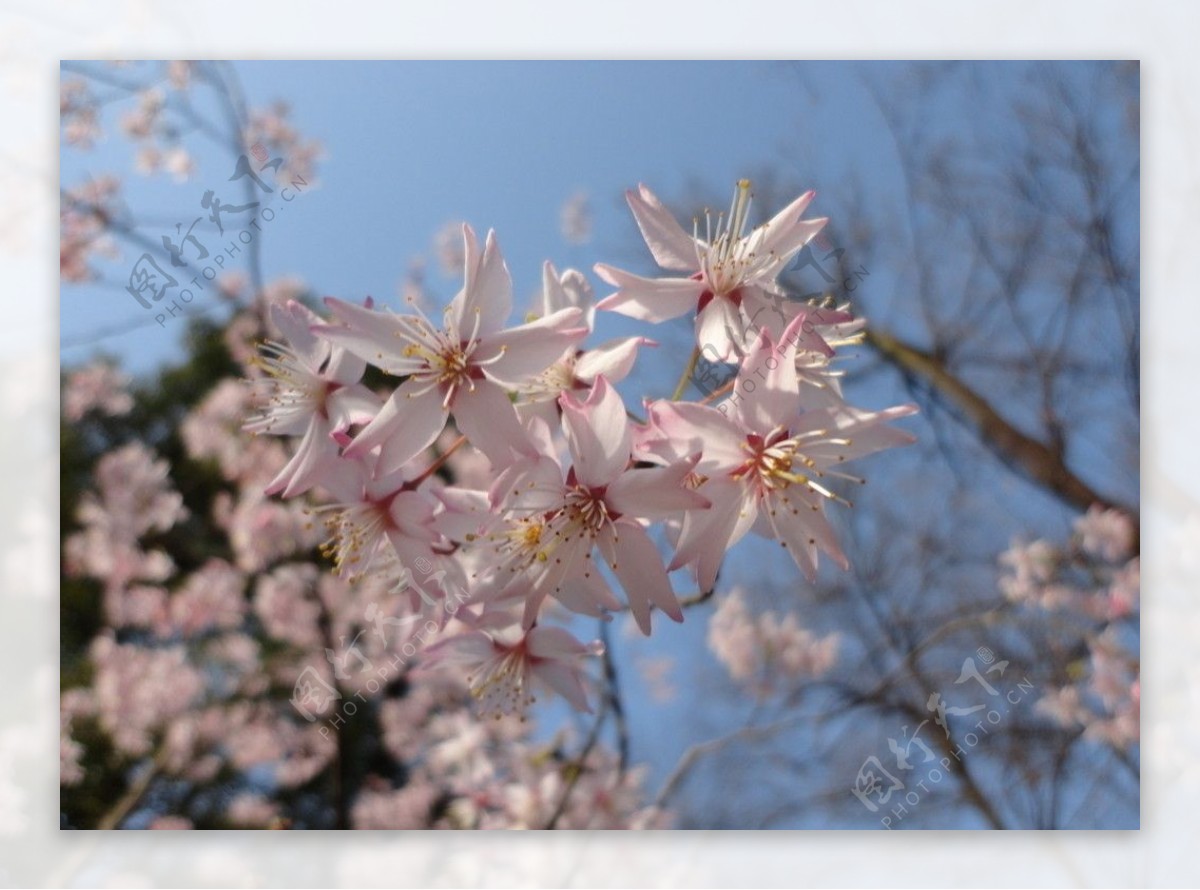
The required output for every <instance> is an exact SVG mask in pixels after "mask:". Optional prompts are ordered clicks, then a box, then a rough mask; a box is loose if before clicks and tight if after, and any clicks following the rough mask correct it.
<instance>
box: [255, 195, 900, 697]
mask: <svg viewBox="0 0 1200 890" xmlns="http://www.w3.org/2000/svg"><path fill="white" fill-rule="evenodd" d="M812 197H813V194H812V193H811V192H809V193H806V194H804V195H802V196H801V197H799V198H798V199H797V200H796V201H794V202H792V203H791V204H789V205H788V206H787V207H785V208H784V209H783V210H781V211H780V212H779V213H778V214H776V215H775V216H774V217H773V218H772V219H770V220H769V221H768V222H766V223H765V224H762V225H760V226H757V227H751V225H750V211H751V193H750V185H749V183H748V182H746V181H742V182H740V183H738V185H737V188H736V190H735V193H734V198H733V201H732V204H731V206H730V209H729V211H728V213H727V214H726V213H721V214H718V215H716V216H715V218H714V216H713V215H712V214H706V218H705V220H704V223H703V225H701V222H700V221H699V220H696V221H695V222H694V225H693V230H692V232H691V233H689V232H687V231H685V230H684V229H683V228H682V227H681V226H680V225H679V224H678V222H677V221H676V220H675V218H674V217H673V216H672V215H671V214H670V213H669V212H668V211H667V209H666V208H665V207H664V205H663V204H662V203H661V202H660V201H659V200H658V198H657V197H655V195H654V194H653V193H652V192H651V191H650V190H649V189H648V188H646V187H645V186H642V187H640V188H639V189H638V190H636V191H631V192H629V193H628V195H627V198H628V202H629V206H630V208H631V210H632V211H633V215H634V218H635V219H636V221H637V224H638V226H639V228H640V229H641V232H642V234H643V236H644V237H645V240H646V243H647V245H648V247H649V249H650V252H651V254H652V255H653V257H654V259H655V261H656V262H657V263H658V265H659V266H661V267H662V268H663V269H665V270H666V271H667V272H669V273H672V274H670V275H667V276H662V277H654V278H647V277H641V276H638V275H635V274H633V273H631V272H627V271H623V270H620V269H617V268H614V267H612V266H610V265H604V264H600V265H597V266H596V269H595V271H596V274H597V275H598V276H599V278H600V279H601V280H602V281H603V282H605V283H606V284H608V285H611V286H613V287H614V288H615V291H614V292H613V293H611V294H610V295H608V296H606V297H605V298H604V299H602V300H600V301H599V302H598V303H595V304H594V305H593V303H592V300H591V287H590V285H589V282H588V281H587V278H586V276H585V275H583V274H582V273H580V272H578V271H575V270H567V271H565V272H563V273H561V274H560V273H559V271H558V270H557V269H555V268H554V266H553V265H552V264H550V263H549V262H547V263H546V264H545V265H544V268H543V276H542V291H541V295H540V304H539V305H538V307H537V309H536V311H534V312H532V313H530V314H529V315H528V316H527V317H526V318H525V319H523V320H522V321H521V322H520V323H515V324H514V323H513V321H512V319H511V316H512V314H513V294H512V282H511V279H510V275H509V270H508V268H507V266H506V264H505V261H504V258H503V256H502V254H501V250H500V246H499V243H498V241H497V239H496V236H495V234H494V233H493V232H489V233H488V234H487V235H486V237H485V238H483V239H482V241H481V240H480V239H479V238H478V237H477V235H476V233H475V232H474V231H473V230H472V229H471V228H470V227H469V226H465V225H464V226H463V227H462V229H461V243H462V250H461V261H462V286H461V289H460V290H459V291H458V293H457V294H456V295H455V296H454V297H453V299H451V300H450V301H449V303H448V304H447V305H446V306H445V308H444V311H443V312H442V313H441V314H440V315H439V316H437V317H430V315H428V314H427V313H425V312H424V311H422V310H421V308H420V307H419V306H418V305H417V303H416V302H415V301H412V302H410V303H409V304H408V305H407V306H406V307H405V308H404V309H403V310H402V311H393V310H390V309H386V308H381V307H378V306H376V305H374V303H373V301H371V300H369V299H368V300H367V301H366V302H365V303H364V304H362V305H359V304H356V303H353V302H348V301H344V300H340V299H336V298H332V297H329V298H326V300H325V305H326V308H327V310H328V317H324V318H323V317H320V316H318V315H317V314H315V313H314V312H312V311H311V310H310V309H308V308H306V307H305V306H304V305H302V304H301V303H299V302H296V301H292V302H288V303H286V304H282V305H277V306H275V307H274V308H273V310H272V315H271V319H272V322H273V324H274V326H275V328H276V329H277V330H278V334H279V338H278V339H277V340H272V341H270V342H268V343H266V344H265V345H264V347H263V351H262V355H261V357H260V359H259V361H258V373H257V374H256V376H255V379H254V381H253V382H254V386H255V388H256V390H257V406H258V407H257V410H256V411H255V412H254V413H253V414H252V415H251V416H250V417H249V419H248V421H247V424H246V428H247V429H248V430H250V431H252V432H254V433H256V434H265V435H272V436H283V437H288V438H290V439H291V440H292V441H293V443H294V449H293V451H292V452H291V457H290V459H289V460H288V461H287V463H286V465H285V466H283V467H282V469H281V470H280V471H279V472H278V474H277V475H275V477H274V478H273V479H271V480H270V482H269V484H268V486H267V489H266V490H267V491H268V493H271V494H279V495H282V496H283V497H284V498H296V497H299V496H301V495H305V494H306V493H308V492H310V491H311V492H314V493H315V496H316V500H317V501H318V503H319V506H316V507H314V508H313V513H314V519H319V520H320V521H321V523H323V525H324V526H325V528H326V530H327V534H328V540H327V541H326V543H325V552H326V553H327V554H328V556H329V558H330V559H331V560H332V563H333V567H334V571H335V574H336V575H337V576H338V577H339V578H340V579H342V580H344V581H345V582H346V583H349V584H351V585H353V584H359V583H372V584H379V585H382V587H383V588H384V589H386V590H391V591H395V592H397V593H401V594H403V593H404V592H405V591H406V590H407V591H408V595H407V596H406V597H404V598H405V599H406V601H407V602H408V603H409V605H410V606H411V608H412V609H413V610H414V611H415V612H416V614H417V615H418V616H419V617H420V618H421V619H422V620H423V621H432V622H434V623H435V625H436V626H438V627H439V628H441V631H442V632H441V637H440V639H439V640H438V641H437V642H436V643H435V644H434V645H433V646H432V647H431V648H429V649H428V650H427V651H426V652H425V653H424V664H425V665H426V666H429V665H439V664H440V665H446V666H452V667H454V668H456V669H457V670H458V671H460V672H461V674H462V675H465V676H466V677H467V678H468V681H469V685H470V690H471V692H472V694H473V696H474V697H475V698H476V700H477V701H478V702H479V705H480V708H481V710H482V711H483V712H484V713H486V714H494V715H496V716H499V715H501V714H507V713H521V712H523V711H524V709H525V708H526V706H527V705H528V704H529V703H530V702H531V701H533V699H534V694H535V692H536V690H537V688H538V687H541V688H543V689H547V690H550V691H552V692H554V693H557V694H558V695H560V696H562V697H563V698H565V699H566V700H567V701H568V702H570V703H571V704H572V705H574V706H575V707H576V708H578V709H580V710H590V705H589V701H588V693H587V687H588V683H589V674H588V670H587V663H588V660H589V659H591V658H593V657H595V656H597V655H599V654H601V652H602V647H601V646H600V644H599V642H591V643H585V642H583V641H581V640H579V639H577V638H576V637H575V636H574V635H573V634H572V633H571V631H570V630H569V629H568V628H569V625H570V623H571V616H572V615H582V616H591V617H593V618H604V617H607V616H609V615H611V614H613V613H615V612H619V611H622V610H628V611H629V612H630V613H631V614H632V616H633V619H634V620H635V622H636V624H637V626H638V628H640V630H641V631H642V632H643V633H644V634H647V635H648V634H650V632H651V629H652V615H653V613H654V612H655V611H658V612H662V613H663V614H664V615H666V616H667V618H669V619H671V620H673V621H682V620H683V608H682V606H681V602H680V598H679V594H678V593H677V591H676V589H675V582H673V581H672V578H671V573H672V572H675V571H677V570H684V571H686V572H687V573H688V575H690V577H691V578H692V581H693V582H694V584H695V586H696V588H697V592H698V593H701V594H704V593H708V592H711V591H712V590H713V588H714V585H715V584H716V582H717V575H718V572H719V571H720V568H721V565H722V562H723V560H724V558H725V555H726V554H727V553H728V552H729V550H730V549H731V548H733V547H734V546H735V545H736V544H737V543H738V542H739V541H740V540H741V539H742V538H743V537H744V536H745V535H747V534H748V533H749V532H751V531H754V532H755V533H757V534H759V535H762V536H765V537H767V538H772V539H775V540H777V541H778V542H779V543H780V544H781V545H782V547H783V548H785V549H786V550H787V552H788V553H790V554H791V556H792V558H793V559H794V561H795V562H796V564H797V565H798V566H799V568H800V569H801V570H802V571H803V572H804V574H805V575H806V577H808V578H809V579H810V580H811V579H813V578H814V577H815V575H816V572H817V569H818V559H819V555H820V554H824V555H825V556H826V557H827V558H829V559H831V560H832V561H833V562H834V563H836V564H837V565H840V566H842V567H843V568H845V567H846V566H847V560H846V557H845V555H844V553H843V552H842V550H841V548H840V547H839V545H838V541H837V538H836V535H835V533H834V530H833V526H832V525H831V524H830V522H829V520H828V518H827V516H826V508H827V505H828V504H829V503H830V502H835V503H839V504H846V505H848V504H849V501H848V500H847V498H846V497H845V495H844V494H842V493H841V491H842V490H843V489H844V488H845V486H847V485H855V484H860V483H861V482H862V481H863V480H862V479H861V478H859V477H856V476H852V475H849V474H847V473H846V472H845V471H844V469H843V466H842V465H843V464H844V463H846V462H847V461H850V460H853V459H855V458H859V457H863V456H865V455H869V454H871V453H873V452H876V451H879V450H882V449H886V448H890V447H894V446H898V445H903V444H906V443H909V442H911V441H912V436H911V435H909V434H908V433H906V432H904V431H901V430H899V429H896V428H894V427H892V426H889V425H888V422H889V421H892V420H895V419H898V418H901V417H904V416H906V415H909V414H912V413H913V412H915V410H916V408H915V407H914V406H911V405H903V406H898V407H893V408H889V409H886V410H883V411H865V410H861V409H859V408H855V407H852V406H851V405H849V404H847V403H846V402H845V401H844V399H843V397H842V392H841V387H840V385H839V379H838V374H839V372H838V371H836V370H834V368H833V366H832V360H833V358H834V357H835V352H836V347H837V346H838V345H841V344H843V343H846V342H850V341H853V339H854V337H855V335H856V333H857V332H858V330H859V329H860V328H861V325H862V322H861V320H860V319H855V318H854V316H852V315H851V313H850V312H849V311H848V308H847V307H840V308H834V307H831V306H830V305H828V304H820V305H817V304H813V303H810V302H803V301H800V300H794V299H789V298H788V295H787V293H786V292H785V290H784V289H783V287H782V285H781V284H780V282H779V277H780V274H781V273H782V272H783V271H784V269H785V268H786V267H787V264H788V263H789V262H790V260H791V259H792V258H793V257H794V256H795V255H796V253H797V252H798V251H799V250H801V249H802V248H803V247H804V245H805V244H807V243H808V241H809V240H810V239H811V238H812V237H813V236H815V235H816V234H817V233H818V232H819V231H820V230H821V228H822V227H823V226H824V224H825V222H826V221H825V220H824V219H804V218H803V214H804V212H805V210H806V208H807V206H808V204H809V203H810V201H811V200H812ZM767 310H769V311H767ZM598 311H611V312H615V313H619V314H622V315H625V316H628V317H631V318H634V319H638V320H641V321H643V322H648V323H660V322H666V321H668V320H670V319H674V318H678V317H681V316H688V317H689V318H691V319H692V322H693V325H694V331H695V344H694V347H693V348H692V350H691V355H690V358H689V356H688V354H687V353H686V352H685V353H684V354H683V355H681V356H680V361H679V365H680V367H681V368H682V369H683V371H684V377H683V378H682V379H681V381H680V385H679V386H678V387H676V392H675V394H674V395H673V396H672V397H670V398H661V397H659V398H654V397H650V396H644V397H643V398H642V399H641V402H640V404H635V405H632V406H631V405H630V404H627V402H626V400H625V398H624V397H623V396H622V395H621V393H620V392H618V389H617V385H618V384H621V383H622V382H624V381H626V378H628V377H629V376H630V374H631V371H632V370H633V367H634V364H635V362H636V360H637V357H638V353H639V350H640V349H642V348H643V347H647V346H652V345H657V344H655V343H654V342H653V341H651V340H648V339H647V338H645V337H643V336H627V337H623V338H618V339H615V340H609V341H607V342H603V343H600V344H596V345H592V344H591V343H590V342H589V338H590V335H591V334H592V331H593V329H594V327H595V322H596V314H597V312H598ZM702 351H703V352H704V353H705V354H714V355H715V356H717V357H718V358H719V359H720V360H721V361H725V362H728V363H730V364H731V365H733V366H736V374H735V375H732V376H731V379H730V380H729V383H728V384H727V385H726V386H725V387H723V388H722V389H721V390H718V391H716V392H714V393H712V394H711V395H710V396H706V397H705V398H703V399H700V400H698V401H691V400H687V399H685V398H683V395H684V392H685V391H686V390H687V385H686V384H687V382H688V378H687V375H688V374H689V373H690V370H691V369H692V368H694V367H695V364H696V361H697V359H698V357H699V356H700V354H701V352H702ZM368 368H372V369H375V371H374V372H373V374H374V373H377V372H382V374H383V375H387V377H390V378H393V379H394V381H395V384H394V386H393V387H388V388H385V389H382V390H380V389H378V388H374V387H372V386H369V385H367V384H366V383H364V379H365V376H364V375H365V374H366V372H367V369H368ZM634 408H636V409H637V410H636V411H635V410H634ZM464 454H471V455H474V459H475V460H476V461H478V462H480V463H484V462H486V472H485V473H480V474H478V475H481V476H483V477H484V478H483V479H481V480H480V481H479V482H478V483H477V484H475V485H468V484H463V482H461V481H459V480H456V481H455V482H454V483H453V484H446V481H445V480H444V479H443V478H442V476H441V473H440V471H441V470H442V469H443V468H444V467H445V465H446V463H447V461H449V460H451V459H452V458H453V457H454V456H455V455H458V456H459V457H460V458H461V457H462V455H464ZM414 565H424V566H434V567H436V570H437V571H438V572H439V573H441V577H444V578H448V579H450V582H451V586H452V587H453V588H454V589H458V590H465V591H467V597H466V605H465V606H464V607H463V608H456V609H454V610H451V609H449V608H447V602H446V599H445V598H444V596H443V597H442V598H441V599H439V598H438V597H436V596H429V595H426V594H425V592H424V591H422V595H421V596H417V595H415V594H414V593H413V591H412V590H411V589H410V587H409V581H410V579H411V575H412V573H411V567H412V566H414ZM452 612H453V613H452ZM818 668H819V665H812V666H810V669H813V670H816V669H818Z"/></svg>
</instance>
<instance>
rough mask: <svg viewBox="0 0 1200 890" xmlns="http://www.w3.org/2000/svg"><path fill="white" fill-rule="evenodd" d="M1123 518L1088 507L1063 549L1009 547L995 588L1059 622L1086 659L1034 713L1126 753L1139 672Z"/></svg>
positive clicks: (1129, 540) (1129, 545)
mask: <svg viewBox="0 0 1200 890" xmlns="http://www.w3.org/2000/svg"><path fill="white" fill-rule="evenodd" d="M1135 535H1136V529H1135V527H1134V525H1133V523H1132V521H1131V520H1130V518H1129V517H1128V516H1127V515H1125V514H1124V513H1122V512H1120V511H1117V510H1113V509H1107V508H1104V507H1100V506H1093V507H1091V508H1090V509H1089V510H1088V511H1087V513H1086V514H1084V515H1083V516H1081V517H1079V519H1077V520H1076V521H1075V526H1074V534H1073V535H1072V537H1071V540H1070V541H1069V542H1067V544H1066V545H1059V544H1054V543H1051V542H1050V541H1046V540H1037V541H1033V542H1031V543H1028V544H1022V543H1014V544H1013V545H1012V547H1010V548H1009V550H1007V551H1006V552H1005V553H1003V554H1001V556H1000V565H1001V568H1002V572H1003V574H1002V575H1001V577H1000V590H1001V592H1002V593H1004V595H1005V596H1006V597H1007V598H1008V599H1009V600H1010V601H1012V602H1014V603H1018V604H1022V605H1028V606H1032V607H1034V608H1038V609H1041V610H1044V611H1046V612H1048V613H1050V614H1051V615H1054V616H1057V617H1059V618H1061V619H1062V620H1063V621H1064V623H1069V624H1066V626H1065V629H1066V630H1068V631H1070V632H1072V633H1073V634H1076V635H1077V637H1078V638H1079V640H1080V646H1079V648H1080V649H1081V650H1082V651H1084V652H1086V655H1085V656H1083V657H1080V658H1078V659H1077V660H1076V661H1074V662H1072V663H1071V664H1069V665H1068V666H1067V670H1066V673H1067V676H1068V678H1069V679H1068V682H1065V683H1059V684H1058V685H1056V686H1054V687H1052V688H1051V689H1049V691H1047V693H1046V694H1045V695H1044V696H1043V697H1042V698H1041V699H1040V700H1039V702H1038V705H1037V708H1038V711H1039V712H1040V713H1042V714H1045V715H1046V716H1048V717H1049V718H1050V719H1052V720H1054V721H1055V722H1056V723H1058V724H1060V725H1062V726H1064V727H1069V728H1074V729H1080V730H1082V731H1083V733H1084V735H1085V737H1087V738H1089V739H1094V740H1097V741H1101V742H1105V743H1107V744H1110V745H1112V746H1113V747H1115V748H1118V749H1127V748H1129V747H1131V746H1133V745H1135V744H1137V742H1138V740H1139V739H1140V728H1139V727H1140V722H1139V717H1140V713H1141V669H1140V659H1139V657H1138V634H1137V626H1136V622H1137V619H1138V610H1139V603H1140V597H1141V562H1140V559H1139V558H1138V557H1137V556H1135V555H1134V539H1135Z"/></svg>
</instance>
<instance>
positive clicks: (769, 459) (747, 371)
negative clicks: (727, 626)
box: [641, 317, 917, 590]
mask: <svg viewBox="0 0 1200 890" xmlns="http://www.w3.org/2000/svg"><path fill="white" fill-rule="evenodd" d="M804 323H805V319H804V318H802V317H800V318H797V319H796V320H794V321H793V322H792V324H791V325H789V326H788V328H787V330H786V331H785V332H784V336H783V339H782V341H781V343H780V344H779V345H776V343H775V342H774V341H773V339H772V337H771V335H770V334H769V332H767V331H762V332H761V333H760V334H759V336H758V338H757V340H756V341H755V344H754V346H753V347H752V348H751V350H750V352H749V354H748V355H747V356H746V360H745V362H744V364H743V365H742V369H741V371H740V372H739V374H738V377H737V381H736V383H735V386H734V389H733V393H732V394H731V395H730V397H729V398H728V399H726V400H725V401H724V402H722V403H720V404H719V405H718V406H717V407H715V408H714V407H709V406H706V405H697V404H694V403H685V402H661V401H660V402H656V403H653V404H652V405H651V406H650V413H651V430H650V431H649V433H648V434H647V435H646V436H644V437H643V440H642V443H641V447H643V448H645V449H647V450H649V451H654V452H656V453H657V455H658V456H660V457H661V456H663V455H667V456H669V457H673V458H676V459H677V458H678V457H679V456H681V455H682V454H684V453H686V452H691V451H697V452H699V453H700V454H701V457H700V460H699V462H698V463H697V465H696V467H695V474H696V475H695V478H696V481H697V483H698V487H697V488H696V491H697V492H698V493H699V494H701V495H703V496H704V497H706V498H707V499H708V500H709V501H711V503H712V508H711V509H709V510H693V511H689V512H688V514H687V516H686V518H685V519H684V522H683V527H682V529H681V532H680V536H679V542H678V546H677V550H676V553H675V558H674V560H673V561H672V563H671V567H672V568H679V567H681V566H686V565H691V566H694V567H695V570H696V574H697V580H698V582H699V584H700V586H701V587H702V588H704V589H706V590H707V589H710V588H711V587H712V585H713V584H714V583H715V581H716V575H717V570H718V568H719V567H720V564H721V559H722V558H723V556H724V554H725V552H726V551H727V550H728V549H729V548H730V547H732V546H733V545H734V544H735V543H737V541H739V540H740V539H741V538H742V537H743V536H744V535H745V534H746V533H747V532H748V531H750V530H751V529H752V528H754V529H756V530H757V531H759V532H761V533H762V534H764V535H766V536H768V537H773V538H775V539H776V540H778V541H779V542H780V543H781V544H782V545H783V546H784V547H786V548H787V550H788V552H789V553H790V554H791V555H792V558H793V559H794V560H795V561H796V564H797V565H798V566H799V567H800V568H801V569H802V570H803V571H804V573H805V574H806V575H807V576H808V577H809V578H812V577H814V576H815V574H816V570H817V553H818V551H823V552H824V553H825V554H826V555H828V556H829V557H831V558H832V559H833V560H834V561H835V562H837V563H838V564H839V565H841V566H842V567H843V568H844V567H846V565H847V563H846V557H845V555H844V554H843V553H842V550H841V548H840V547H839V546H838V543H837V540H836V538H835V536H834V533H833V529H832V527H831V526H830V525H829V522H828V520H827V519H826V518H825V515H824V505H825V502H826V501H828V500H835V501H839V502H844V503H845V501H844V499H843V498H841V497H840V496H839V495H837V494H836V493H835V492H834V490H833V489H832V488H831V487H829V486H830V484H831V480H834V479H849V480H851V481H855V482H858V481H861V480H858V479H857V478H856V477H852V476H847V475H846V474H845V473H843V472H842V471H841V469H840V466H841V465H842V464H843V463H844V462H845V461H848V460H852V459H854V458H857V457H863V456H865V455H868V454H872V453H874V452H876V451H881V450H883V449H886V448H893V447H896V446H898V445H905V444H908V443H910V442H912V441H914V439H913V436H912V435H910V434H909V433H906V432H902V431H901V430H898V429H894V428H892V427H889V426H886V422H887V421H889V420H894V419H898V418H901V417H906V416H908V415H910V414H913V413H915V412H916V410H917V409H916V407H915V406H913V405H901V406H898V407H895V408H889V409H887V410H884V411H876V412H872V411H861V410H859V409H856V408H851V407H850V406H848V405H847V406H841V407H837V408H820V409H816V410H813V411H804V410H802V409H801V407H800V405H799V400H798V392H799V386H800V384H799V380H798V377H797V373H796V366H795V354H796V337H797V335H798V334H799V333H800V326H801V325H803V324H804Z"/></svg>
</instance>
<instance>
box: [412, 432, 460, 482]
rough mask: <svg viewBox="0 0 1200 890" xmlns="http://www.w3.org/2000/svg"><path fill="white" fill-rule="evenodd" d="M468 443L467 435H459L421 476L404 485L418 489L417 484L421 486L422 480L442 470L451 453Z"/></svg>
mask: <svg viewBox="0 0 1200 890" xmlns="http://www.w3.org/2000/svg"><path fill="white" fill-rule="evenodd" d="M466 444H467V437H466V436H459V437H458V438H457V439H455V440H454V441H453V442H451V443H450V447H449V448H447V449H446V450H445V451H443V452H442V453H441V454H439V455H438V457H437V459H436V460H435V461H434V462H433V463H431V464H430V465H429V466H428V467H426V468H425V471H424V472H423V473H421V475H420V476H418V477H417V478H415V479H413V480H411V481H409V482H406V483H405V484H404V487H405V488H407V489H409V490H414V489H416V488H417V486H419V485H420V484H421V483H422V482H424V481H425V480H426V479H428V478H429V477H430V476H432V475H433V474H434V473H436V472H437V471H438V470H440V469H441V468H442V465H443V464H445V463H446V461H448V460H449V459H450V455H452V454H454V452H456V451H458V449H460V448H462V447H463V446H464V445H466Z"/></svg>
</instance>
